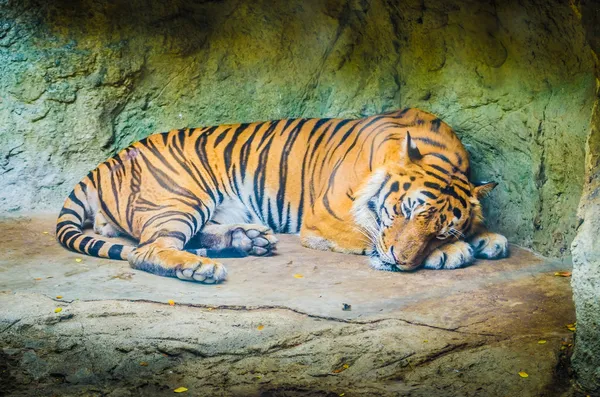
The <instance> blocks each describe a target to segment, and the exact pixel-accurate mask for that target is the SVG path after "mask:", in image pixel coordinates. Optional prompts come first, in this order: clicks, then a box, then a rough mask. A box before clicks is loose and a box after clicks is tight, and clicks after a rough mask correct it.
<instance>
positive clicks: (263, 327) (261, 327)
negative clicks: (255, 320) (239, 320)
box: [256, 324, 265, 331]
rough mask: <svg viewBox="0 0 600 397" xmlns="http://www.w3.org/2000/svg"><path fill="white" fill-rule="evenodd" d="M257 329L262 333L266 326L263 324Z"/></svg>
mask: <svg viewBox="0 0 600 397" xmlns="http://www.w3.org/2000/svg"><path fill="white" fill-rule="evenodd" d="M256 329H257V330H259V331H262V330H263V329H265V326H264V325H262V324H261V325H259V326H258V327H256Z"/></svg>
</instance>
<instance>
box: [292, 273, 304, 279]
mask: <svg viewBox="0 0 600 397" xmlns="http://www.w3.org/2000/svg"><path fill="white" fill-rule="evenodd" d="M294 278H304V276H303V275H301V274H300V273H296V274H294Z"/></svg>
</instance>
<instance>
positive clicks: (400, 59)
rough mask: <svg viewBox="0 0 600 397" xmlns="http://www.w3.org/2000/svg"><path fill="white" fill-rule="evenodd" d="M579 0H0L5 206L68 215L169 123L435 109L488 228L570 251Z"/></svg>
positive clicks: (579, 79)
mask: <svg viewBox="0 0 600 397" xmlns="http://www.w3.org/2000/svg"><path fill="white" fill-rule="evenodd" d="M581 18H582V13H581V9H580V8H578V7H576V6H574V5H572V4H571V3H569V2H568V1H542V0H539V1H537V0H527V1H516V0H511V1H503V2H493V1H488V2H484V1H468V0H464V1H458V0H451V1H442V0H435V1H430V0H427V1H421V0H408V1H384V0H370V1H369V0H348V1H341V0H327V1H321V0H308V1H301V0H294V1H278V0H277V1H268V0H262V1H261V0H259V1H252V2H249V1H248V2H245V1H234V0H224V1H217V2H213V1H191V0H174V1H169V2H158V1H154V2H152V1H143V0H132V1H124V0H119V1H92V0H77V1H68V0H60V1H53V2H45V1H33V0H23V1H16V0H0V76H1V79H0V211H22V212H28V211H31V210H57V209H58V207H59V206H60V204H61V203H62V200H63V199H64V197H65V196H66V194H67V193H68V192H69V191H70V189H71V188H72V186H73V185H74V184H75V183H76V182H77V181H78V180H79V179H80V178H81V177H82V176H84V175H85V174H86V173H87V171H88V170H90V169H91V168H93V167H95V166H96V165H97V164H98V163H99V162H101V161H103V160H104V159H105V158H106V157H108V156H109V155H111V154H112V153H114V152H115V151H116V150H118V149H120V148H123V147H124V146H126V145H128V144H129V143H131V142H133V141H134V140H137V139H140V138H142V137H145V136H147V135H148V134H150V133H153V132H156V131H164V130H168V129H173V128H182V127H186V126H196V127H197V126H203V125H212V124H217V123H224V122H237V121H255V120H266V119H277V118H285V117H299V116H305V117H322V116H327V117H334V116H335V117H338V116H339V117H358V116H365V115H371V114H375V113H378V112H382V111H385V110H390V109H396V108H402V107H406V106H411V107H421V108H423V109H425V110H428V111H432V112H434V113H437V114H438V115H439V116H440V117H442V118H443V119H444V120H445V121H447V122H448V123H449V124H450V125H452V126H453V127H454V128H455V129H456V131H457V133H458V134H459V135H460V136H461V138H462V139H463V142H464V143H465V144H466V145H467V148H468V150H469V152H470V153H471V157H472V161H473V168H474V179H475V180H495V181H498V182H500V186H499V187H498V188H497V189H496V191H495V192H494V193H493V194H492V196H491V197H490V199H489V200H488V201H487V202H486V215H487V217H488V223H489V225H490V227H491V228H493V229H496V230H498V231H500V232H503V233H505V234H506V235H507V236H508V237H509V239H510V240H511V242H514V243H518V244H521V245H524V246H527V247H532V248H534V249H536V250H538V251H540V252H542V253H545V254H549V255H552V256H563V255H567V254H568V246H569V244H570V242H571V240H572V239H573V237H574V235H575V228H576V226H577V218H576V216H575V214H576V209H577V204H578V201H579V198H580V195H581V189H582V184H583V181H584V179H583V178H584V156H585V152H584V146H585V145H584V143H585V140H586V136H587V133H588V131H589V119H590V114H591V109H592V106H593V102H594V90H595V78H594V72H593V70H594V64H593V59H592V56H591V53H590V51H589V47H588V44H587V42H586V38H585V31H584V29H583V28H582V24H581Z"/></svg>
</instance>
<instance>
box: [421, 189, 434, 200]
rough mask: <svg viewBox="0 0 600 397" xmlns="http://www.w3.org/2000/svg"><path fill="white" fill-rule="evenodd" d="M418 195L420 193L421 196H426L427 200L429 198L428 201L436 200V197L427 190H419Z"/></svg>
mask: <svg viewBox="0 0 600 397" xmlns="http://www.w3.org/2000/svg"><path fill="white" fill-rule="evenodd" d="M419 193H421V194H422V195H424V196H427V197H429V198H430V199H432V200H435V199H437V198H438V196H436V195H435V194H433V193H431V192H430V191H428V190H421V191H420V192H419Z"/></svg>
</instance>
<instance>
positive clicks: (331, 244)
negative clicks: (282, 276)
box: [56, 108, 509, 284]
mask: <svg viewBox="0 0 600 397" xmlns="http://www.w3.org/2000/svg"><path fill="white" fill-rule="evenodd" d="M469 175H470V166H469V156H468V153H467V151H466V150H465V147H464V146H463V145H462V143H461V141H460V139H459V138H458V136H457V135H456V134H455V132H454V131H453V130H452V128H451V127H450V126H449V125H448V124H446V123H445V122H443V121H442V120H440V118H438V117H436V116H434V115H433V114H431V113H428V112H425V111H423V110H420V109H414V108H406V109H403V110H396V111H391V112H387V113H383V114H378V115H374V116H370V117H365V118H358V119H342V118H295V119H294V118H290V119H283V120H276V121H269V122H255V123H239V124H226V125H219V126H212V127H204V128H185V129H178V130H172V131H169V132H163V133H156V134H153V135H150V136H148V137H147V138H144V139H142V140H140V141H138V142H135V143H133V144H132V145H130V146H129V147H127V148H125V149H123V150H122V151H120V152H119V153H118V154H116V155H115V156H113V157H112V158H110V159H108V160H107V161H105V162H103V163H101V164H100V165H99V166H98V167H97V168H96V169H94V170H92V171H90V172H89V173H88V174H87V176H86V177H85V178H83V180H81V182H79V183H78V184H77V185H76V186H75V187H74V189H73V190H72V191H71V193H70V194H69V196H68V197H67V198H66V200H65V202H64V205H63V207H62V209H61V211H60V214H59V216H58V219H57V224H56V236H57V239H58V241H59V242H60V244H62V245H63V246H64V247H66V248H68V249H70V250H73V251H76V252H79V253H82V254H87V255H90V256H95V257H101V258H110V259H118V260H127V261H128V262H129V264H130V266H131V267H132V268H133V269H138V270H143V271H147V272H150V273H153V274H156V275H160V276H166V277H176V278H178V279H181V280H186V281H196V282H200V283H204V284H214V283H219V282H222V281H223V280H225V279H226V278H227V270H226V268H225V267H224V266H223V264H222V263H221V262H220V261H219V260H218V259H219V258H223V257H244V256H248V255H254V256H266V255H271V254H273V253H274V252H275V251H276V248H277V242H278V240H277V237H276V236H275V233H290V234H299V235H300V241H301V244H302V245H303V246H305V247H308V248H312V249H317V250H326V251H327V250H328V251H334V252H341V253H346V254H358V255H366V256H368V257H369V258H370V259H369V262H370V265H371V267H372V268H374V269H377V270H385V271H412V270H415V269H417V268H419V267H423V268H427V269H456V268H461V267H465V266H467V265H470V264H472V263H473V262H474V261H475V259H476V258H487V259H498V258H504V257H506V256H507V255H508V252H509V250H508V242H507V239H506V237H504V236H502V235H500V234H498V233H493V232H489V231H488V230H487V229H486V227H485V225H484V218H483V214H482V207H481V203H480V202H481V199H482V198H483V197H485V196H486V195H487V194H489V192H491V191H492V189H494V188H495V186H496V185H497V183H495V182H485V183H477V184H474V183H471V182H470V181H469ZM87 223H90V224H91V225H92V226H93V230H94V232H95V233H96V235H89V234H86V233H84V231H83V230H84V225H85V224H87ZM115 236H127V237H130V238H132V239H133V240H135V241H137V245H134V244H132V245H127V244H119V243H116V242H111V241H107V240H106V239H103V238H101V237H115Z"/></svg>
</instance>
